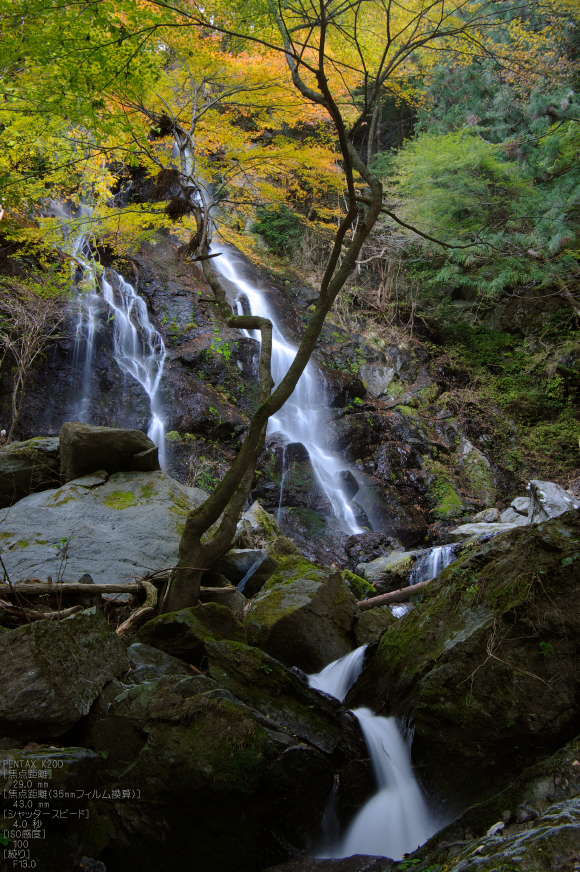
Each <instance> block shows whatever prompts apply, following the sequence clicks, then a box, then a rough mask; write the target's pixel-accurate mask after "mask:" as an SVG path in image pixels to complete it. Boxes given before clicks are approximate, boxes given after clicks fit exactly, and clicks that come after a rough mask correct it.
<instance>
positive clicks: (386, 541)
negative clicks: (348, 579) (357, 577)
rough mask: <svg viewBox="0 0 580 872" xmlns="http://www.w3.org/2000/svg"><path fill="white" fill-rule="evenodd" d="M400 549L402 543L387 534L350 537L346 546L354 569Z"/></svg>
mask: <svg viewBox="0 0 580 872" xmlns="http://www.w3.org/2000/svg"><path fill="white" fill-rule="evenodd" d="M400 548H401V543H400V542H399V541H398V540H397V539H394V538H393V537H392V536H387V535H386V534H385V533H359V534H357V535H356V536H349V538H348V539H347V540H346V543H345V546H344V550H345V551H346V553H347V554H348V558H349V560H350V565H351V567H352V569H354V568H355V567H356V566H358V564H359V563H370V562H371V560H376V558H377V557H383V556H384V555H385V553H386V552H388V551H392V550H393V549H400Z"/></svg>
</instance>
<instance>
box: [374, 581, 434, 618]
mask: <svg viewBox="0 0 580 872" xmlns="http://www.w3.org/2000/svg"><path fill="white" fill-rule="evenodd" d="M430 583H431V582H430V581H419V582H418V583H417V584H413V585H411V587H402V588H401V589H400V590H392V591H390V593H383V594H381V595H380V596H373V597H371V599H367V600H361V601H360V602H358V603H357V606H358V607H359V609H360V610H361V612H364V611H366V610H367V609H374V608H375V607H376V606H388V605H390V604H391V603H402V602H405V601H406V600H410V599H411V597H412V596H415V594H417V593H419V591H420V590H422V589H423V588H424V587H425V586H426V585H427V584H430Z"/></svg>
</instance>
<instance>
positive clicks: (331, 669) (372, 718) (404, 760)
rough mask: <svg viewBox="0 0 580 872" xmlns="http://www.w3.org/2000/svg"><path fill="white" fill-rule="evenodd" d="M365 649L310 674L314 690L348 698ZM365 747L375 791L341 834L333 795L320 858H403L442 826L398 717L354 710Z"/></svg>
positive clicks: (320, 847)
mask: <svg viewBox="0 0 580 872" xmlns="http://www.w3.org/2000/svg"><path fill="white" fill-rule="evenodd" d="M365 649H366V645H363V646H362V647H360V648H357V649H356V650H355V651H352V653H350V654H348V655H347V656H346V657H342V658H341V659H340V660H335V661H334V662H333V663H330V664H329V665H328V666H327V667H326V668H325V669H323V670H322V671H321V672H319V673H317V674H315V675H310V676H309V678H308V680H309V684H310V686H311V687H315V688H317V690H321V691H323V692H324V693H328V694H329V695H330V696H333V697H335V698H336V699H338V700H340V701H341V702H342V700H344V698H345V697H346V695H347V693H348V691H349V690H350V688H351V687H352V685H353V684H354V682H355V681H356V680H357V678H358V677H359V675H360V673H361V671H362V668H363V661H364V654H365ZM353 714H354V715H355V717H356V718H357V720H358V722H359V724H360V727H361V730H362V733H363V735H364V738H365V742H366V744H367V748H368V751H369V754H370V757H371V762H372V766H373V773H374V776H375V779H376V782H377V792H376V793H375V794H374V795H373V796H372V797H371V798H370V799H369V800H368V801H367V802H366V803H365V804H364V806H363V807H362V808H361V809H360V811H359V812H358V814H357V815H356V817H355V818H354V820H353V821H352V822H351V824H350V825H349V827H348V829H347V831H346V833H344V835H341V834H340V832H339V824H338V809H337V805H336V798H335V796H333V797H332V799H331V802H330V803H329V806H328V809H327V811H326V815H325V820H324V822H323V835H322V839H321V843H320V844H319V845H318V846H317V847H316V849H315V853H316V856H317V857H329V858H339V857H351V856H353V855H355V854H372V855H374V856H377V857H379V856H382V857H390V858H391V859H393V860H402V859H403V856H404V855H405V854H409V853H411V852H412V851H414V850H415V849H416V848H418V847H419V846H420V845H422V844H424V843H425V842H426V841H427V839H429V838H430V837H431V836H432V835H433V834H434V833H435V832H437V830H438V829H439V827H440V826H441V824H440V823H438V822H436V820H435V819H434V817H433V816H432V815H431V814H430V812H429V810H428V808H427V804H426V802H425V799H424V797H423V794H422V792H421V788H420V787H419V784H418V783H417V780H416V778H415V775H414V773H413V770H412V768H411V761H410V755H409V749H408V747H407V744H406V742H405V740H404V738H403V735H402V733H401V731H400V729H399V727H398V725H397V721H396V719H395V718H394V717H390V718H383V717H380V716H378V715H375V714H373V712H372V711H371V710H370V709H368V708H357V709H353Z"/></svg>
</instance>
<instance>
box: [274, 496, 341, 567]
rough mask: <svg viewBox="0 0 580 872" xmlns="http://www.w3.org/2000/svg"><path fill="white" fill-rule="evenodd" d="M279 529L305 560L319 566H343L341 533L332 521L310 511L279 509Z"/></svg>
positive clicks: (319, 513) (339, 528)
mask: <svg viewBox="0 0 580 872" xmlns="http://www.w3.org/2000/svg"><path fill="white" fill-rule="evenodd" d="M280 526H281V527H282V531H283V533H284V535H285V536H288V537H289V538H290V539H292V541H293V542H295V543H296V545H298V547H299V548H300V550H301V552H302V553H303V554H304V556H305V557H307V558H308V560H312V561H313V562H314V563H320V564H322V565H323V566H330V565H331V564H336V565H337V566H346V564H347V563H348V558H347V556H346V552H345V550H344V535H345V534H344V530H342V529H341V527H340V526H339V525H338V523H337V521H336V520H335V519H334V518H329V517H327V516H326V515H323V514H322V512H315V511H314V510H313V509H288V508H285V509H282V510H281V512H280Z"/></svg>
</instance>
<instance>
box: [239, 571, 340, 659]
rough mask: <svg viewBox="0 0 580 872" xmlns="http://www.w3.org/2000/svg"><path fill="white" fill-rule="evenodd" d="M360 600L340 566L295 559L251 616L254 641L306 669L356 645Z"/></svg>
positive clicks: (248, 624) (268, 586) (272, 583)
mask: <svg viewBox="0 0 580 872" xmlns="http://www.w3.org/2000/svg"><path fill="white" fill-rule="evenodd" d="M356 613H357V608H356V600H355V598H354V596H353V595H352V593H351V592H350V590H349V589H348V587H347V586H346V584H345V583H344V581H343V579H342V575H341V573H340V572H339V571H338V570H335V569H326V568H321V567H318V566H315V565H314V564H313V563H310V562H309V561H308V560H305V559H300V558H290V559H288V560H286V561H285V562H284V563H282V564H281V566H280V568H279V569H278V571H277V572H276V573H275V574H274V575H273V576H272V578H270V580H269V581H267V582H266V584H265V586H264V588H263V589H262V591H261V592H260V593H259V594H258V596H257V597H256V598H255V600H254V602H253V603H252V605H251V607H250V609H249V611H248V614H247V617H246V621H245V624H246V631H247V634H248V640H249V641H250V643H251V644H253V645H256V646H257V647H258V648H262V649H263V650H264V651H267V652H268V654H271V655H272V656H273V657H276V659H277V660H280V661H281V662H282V663H285V664H286V665H287V666H298V667H300V669H303V670H304V671H305V672H319V671H320V670H321V669H323V668H324V666H326V665H327V664H328V663H330V662H331V661H332V660H337V659H338V658H339V657H344V655H345V654H348V652H349V651H350V650H352V648H353V647H354V635H353V619H354V616H355V614H356Z"/></svg>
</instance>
